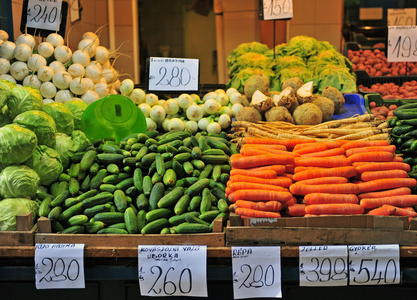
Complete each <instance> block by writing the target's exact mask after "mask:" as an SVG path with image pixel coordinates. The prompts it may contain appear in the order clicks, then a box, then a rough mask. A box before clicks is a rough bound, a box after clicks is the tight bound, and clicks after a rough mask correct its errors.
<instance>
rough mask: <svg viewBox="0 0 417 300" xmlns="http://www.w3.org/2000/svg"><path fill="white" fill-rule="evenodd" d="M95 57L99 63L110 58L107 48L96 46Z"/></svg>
mask: <svg viewBox="0 0 417 300" xmlns="http://www.w3.org/2000/svg"><path fill="white" fill-rule="evenodd" d="M95 59H96V60H97V61H98V62H99V63H101V64H104V63H106V62H107V61H108V60H109V59H110V52H109V50H107V48H106V47H103V46H98V47H97V49H96V55H95Z"/></svg>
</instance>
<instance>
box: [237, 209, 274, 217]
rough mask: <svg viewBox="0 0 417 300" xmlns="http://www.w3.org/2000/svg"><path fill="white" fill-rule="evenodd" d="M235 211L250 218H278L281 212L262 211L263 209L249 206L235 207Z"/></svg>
mask: <svg viewBox="0 0 417 300" xmlns="http://www.w3.org/2000/svg"><path fill="white" fill-rule="evenodd" d="M236 213H237V214H238V215H241V216H244V217H250V218H272V219H275V218H280V217H281V214H280V213H279V212H272V211H263V210H256V209H250V208H241V207H238V208H236Z"/></svg>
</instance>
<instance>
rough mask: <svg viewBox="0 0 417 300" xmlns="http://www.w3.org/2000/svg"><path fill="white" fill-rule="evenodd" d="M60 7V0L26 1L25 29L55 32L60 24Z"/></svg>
mask: <svg viewBox="0 0 417 300" xmlns="http://www.w3.org/2000/svg"><path fill="white" fill-rule="evenodd" d="M61 7H62V0H47V1H45V0H28V8H27V22H26V25H27V27H29V28H35V29H38V30H39V29H44V30H52V31H56V30H57V29H59V25H60V23H61Z"/></svg>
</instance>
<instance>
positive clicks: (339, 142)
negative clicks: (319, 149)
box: [293, 140, 346, 150]
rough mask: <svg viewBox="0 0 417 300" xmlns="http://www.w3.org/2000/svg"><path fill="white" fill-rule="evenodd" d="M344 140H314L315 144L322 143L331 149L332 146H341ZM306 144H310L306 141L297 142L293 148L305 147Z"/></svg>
mask: <svg viewBox="0 0 417 300" xmlns="http://www.w3.org/2000/svg"><path fill="white" fill-rule="evenodd" d="M345 142H346V141H340V140H338V141H320V142H315V144H324V145H326V146H327V148H328V149H333V148H339V147H341V146H342V145H343V144H344V143H345ZM307 146H310V144H308V143H307V144H306V143H304V144H297V145H295V146H294V149H293V150H298V149H300V148H303V147H307Z"/></svg>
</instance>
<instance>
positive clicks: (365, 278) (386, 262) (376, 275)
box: [349, 245, 401, 285]
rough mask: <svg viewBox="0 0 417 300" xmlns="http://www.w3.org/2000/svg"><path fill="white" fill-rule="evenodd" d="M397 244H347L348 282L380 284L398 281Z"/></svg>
mask: <svg viewBox="0 0 417 300" xmlns="http://www.w3.org/2000/svg"><path fill="white" fill-rule="evenodd" d="M400 276H401V275H400V247H399V246H398V245H358V246H349V284H350V285H381V284H399V283H400Z"/></svg>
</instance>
